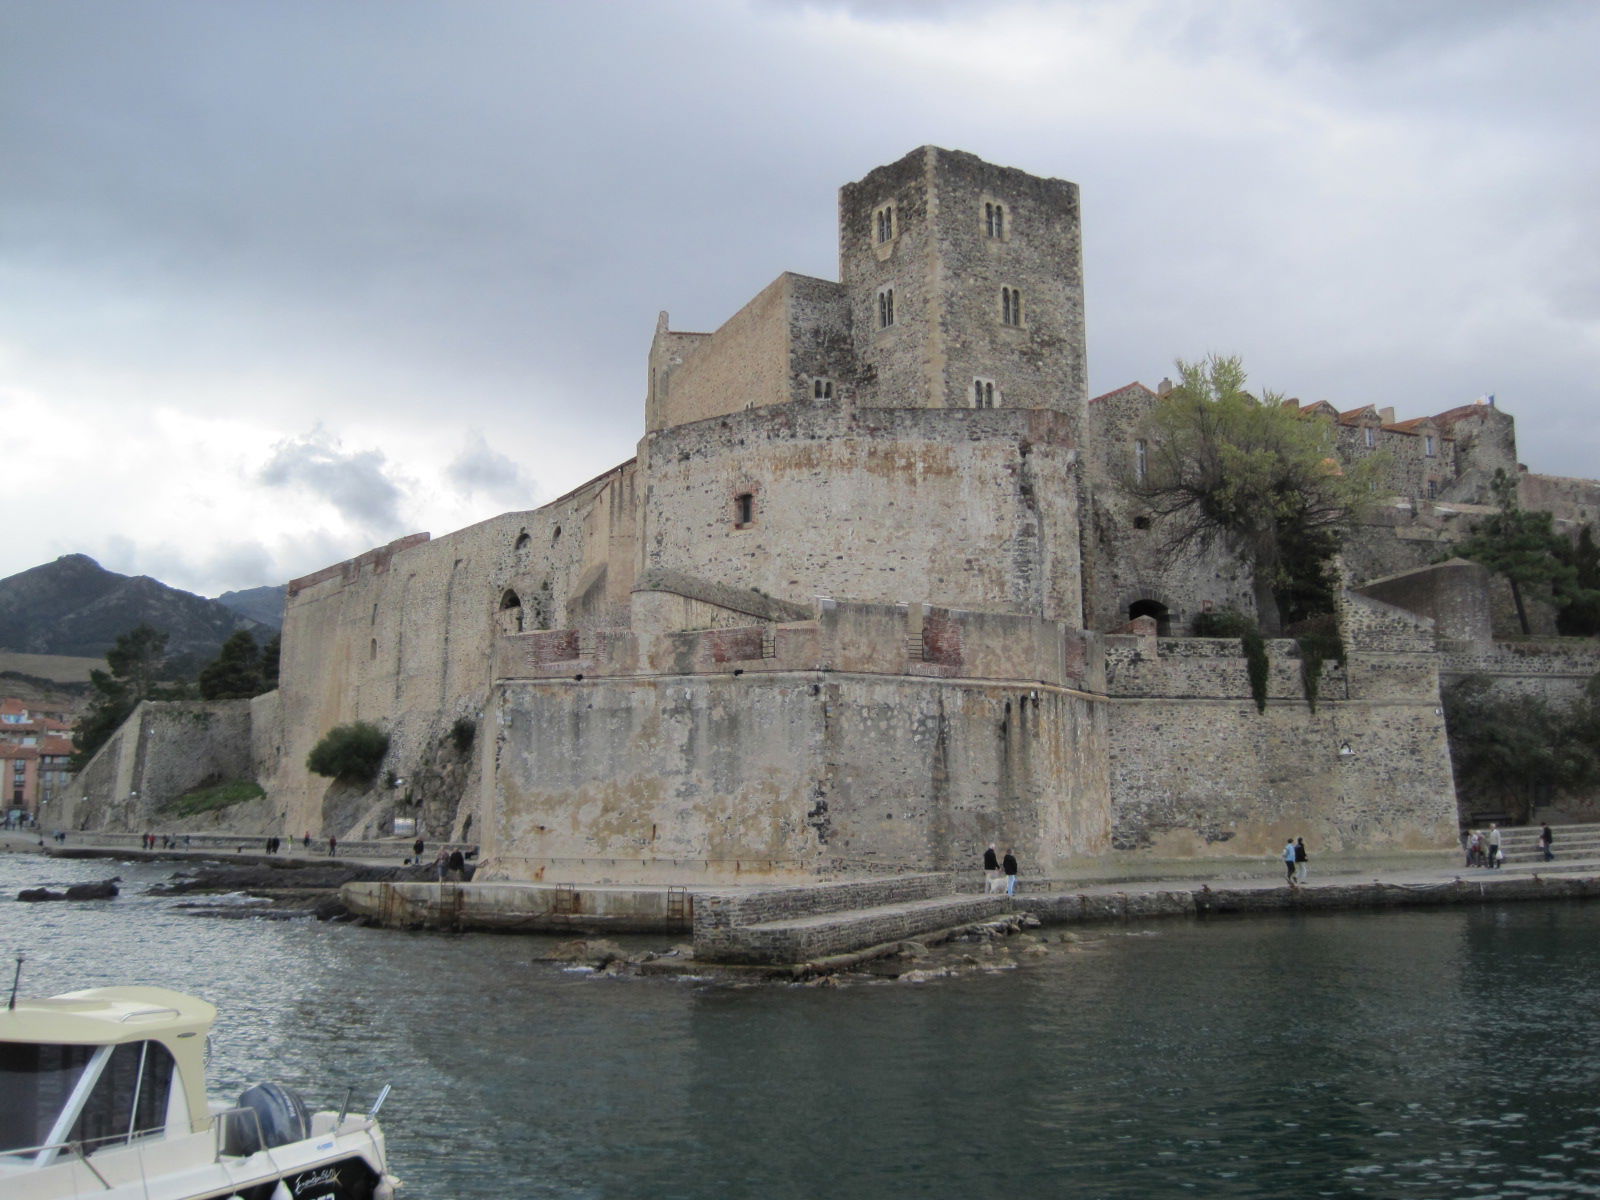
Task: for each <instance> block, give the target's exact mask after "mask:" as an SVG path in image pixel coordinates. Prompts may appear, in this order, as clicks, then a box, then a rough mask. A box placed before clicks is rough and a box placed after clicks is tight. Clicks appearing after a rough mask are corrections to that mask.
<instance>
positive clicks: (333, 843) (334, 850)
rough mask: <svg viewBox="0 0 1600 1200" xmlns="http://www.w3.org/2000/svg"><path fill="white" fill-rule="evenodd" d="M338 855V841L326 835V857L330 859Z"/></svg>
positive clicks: (331, 835) (330, 835)
mask: <svg viewBox="0 0 1600 1200" xmlns="http://www.w3.org/2000/svg"><path fill="white" fill-rule="evenodd" d="M338 853H339V839H338V838H336V837H334V836H333V834H331V833H330V834H329V835H328V857H329V858H332V857H333V856H334V855H336V854H338Z"/></svg>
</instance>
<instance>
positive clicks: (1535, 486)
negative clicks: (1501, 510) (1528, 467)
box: [1517, 473, 1600, 528]
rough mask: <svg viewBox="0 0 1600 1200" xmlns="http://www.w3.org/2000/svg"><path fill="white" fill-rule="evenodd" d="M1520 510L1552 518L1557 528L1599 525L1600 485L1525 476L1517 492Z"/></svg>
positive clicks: (1552, 476) (1543, 476)
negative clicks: (1544, 514) (1548, 514)
mask: <svg viewBox="0 0 1600 1200" xmlns="http://www.w3.org/2000/svg"><path fill="white" fill-rule="evenodd" d="M1517 495H1518V503H1519V504H1521V505H1522V507H1523V508H1525V509H1528V510H1531V511H1534V512H1537V511H1540V510H1543V511H1545V512H1549V513H1552V514H1554V516H1555V518H1556V522H1557V527H1558V528H1559V527H1561V526H1562V525H1566V526H1569V527H1573V528H1576V527H1577V526H1581V525H1594V524H1600V481H1596V480H1593V479H1568V478H1566V477H1564V476H1561V475H1534V474H1531V473H1529V474H1524V475H1523V476H1522V477H1521V479H1520V481H1519V485H1518V489H1517Z"/></svg>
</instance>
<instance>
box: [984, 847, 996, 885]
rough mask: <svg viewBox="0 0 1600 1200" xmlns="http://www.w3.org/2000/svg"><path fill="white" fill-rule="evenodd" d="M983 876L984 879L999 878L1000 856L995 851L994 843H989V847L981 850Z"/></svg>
mask: <svg viewBox="0 0 1600 1200" xmlns="http://www.w3.org/2000/svg"><path fill="white" fill-rule="evenodd" d="M983 877H984V879H986V880H987V879H999V878H1000V856H999V855H998V854H997V853H995V848H994V843H993V842H990V843H989V848H988V849H987V850H985V851H984V852H983Z"/></svg>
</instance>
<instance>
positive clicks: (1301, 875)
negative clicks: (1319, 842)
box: [1294, 837, 1308, 883]
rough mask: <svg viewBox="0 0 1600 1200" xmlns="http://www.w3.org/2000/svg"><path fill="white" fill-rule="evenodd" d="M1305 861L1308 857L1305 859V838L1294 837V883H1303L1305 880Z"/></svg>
mask: <svg viewBox="0 0 1600 1200" xmlns="http://www.w3.org/2000/svg"><path fill="white" fill-rule="evenodd" d="M1307 861H1308V859H1307V856H1306V840H1305V838H1303V837H1301V838H1295V840H1294V881H1295V882H1296V883H1304V882H1305V881H1306V863H1307Z"/></svg>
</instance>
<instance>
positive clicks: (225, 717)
mask: <svg viewBox="0 0 1600 1200" xmlns="http://www.w3.org/2000/svg"><path fill="white" fill-rule="evenodd" d="M251 705H252V702H251V701H249V700H213V701H198V700H195V701H189V700H181V701H180V700H171V701H155V700H147V701H145V702H144V703H143V704H141V705H140V706H139V707H138V708H137V709H135V710H134V712H133V714H132V715H131V716H130V717H129V718H128V719H127V720H126V721H125V722H123V724H122V727H121V728H120V729H118V730H117V732H116V733H114V734H113V735H112V736H111V738H110V740H108V741H107V742H106V744H105V745H104V746H102V747H101V748H100V750H99V752H98V753H97V754H96V755H95V757H94V758H93V759H92V760H91V762H90V763H89V765H88V767H87V768H85V770H83V771H82V772H80V773H79V775H78V777H77V778H76V779H75V780H73V783H72V785H71V787H70V788H69V789H68V792H67V795H66V796H65V797H63V799H62V804H63V805H64V806H65V807H66V809H67V813H68V815H67V816H65V817H63V818H61V823H62V824H63V825H65V826H69V827H71V828H74V829H106V830H122V831H127V832H140V833H143V832H146V831H147V830H151V829H156V828H160V827H162V825H163V821H162V819H161V818H160V816H159V815H158V810H159V809H160V808H161V806H162V805H163V804H166V803H167V802H168V801H171V800H175V799H177V798H178V797H179V796H181V795H183V794H184V793H185V792H189V791H192V790H194V789H195V788H199V787H209V786H210V785H212V784H217V783H228V782H232V781H234V780H241V779H242V780H252V781H253V780H255V778H256V775H255V765H254V763H253V762H252V760H251V721H250V713H251Z"/></svg>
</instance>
